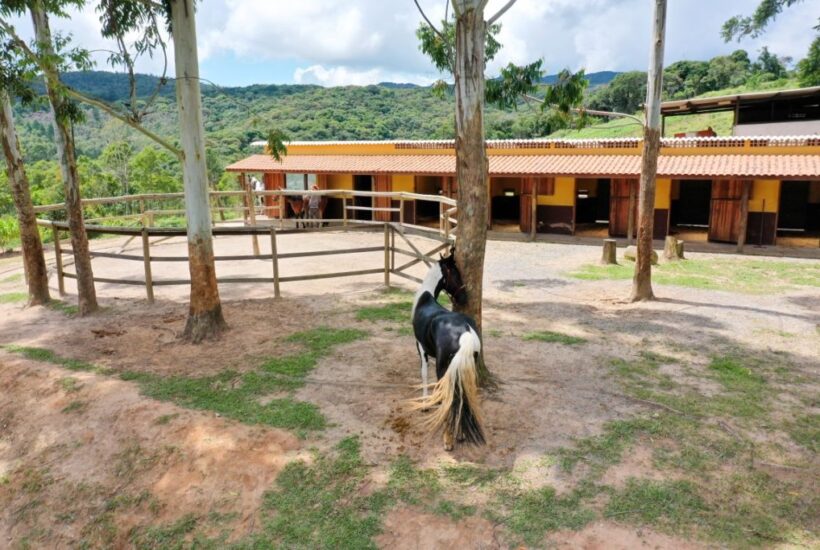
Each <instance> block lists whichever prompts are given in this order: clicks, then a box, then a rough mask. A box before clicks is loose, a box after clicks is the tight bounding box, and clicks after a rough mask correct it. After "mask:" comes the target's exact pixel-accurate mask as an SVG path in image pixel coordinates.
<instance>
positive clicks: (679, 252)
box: [675, 241, 686, 260]
mask: <svg viewBox="0 0 820 550" xmlns="http://www.w3.org/2000/svg"><path fill="white" fill-rule="evenodd" d="M675 253H676V254H677V256H678V259H679V260H685V259H686V258H685V257H684V256H683V241H678V242H677V243H675Z"/></svg>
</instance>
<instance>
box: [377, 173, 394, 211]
mask: <svg viewBox="0 0 820 550" xmlns="http://www.w3.org/2000/svg"><path fill="white" fill-rule="evenodd" d="M392 180H393V178H392V176H390V175H378V176H373V190H374V191H377V192H380V193H388V192H390V191H391V188H392V187H393V184H392ZM373 207H374V208H390V207H391V201H390V197H375V200H374V201H373ZM390 217H391V216H390V212H387V211H384V210H381V211H376V212H373V219H374V220H376V221H380V222H387V221H390Z"/></svg>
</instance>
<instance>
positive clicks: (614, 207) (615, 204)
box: [609, 178, 638, 237]
mask: <svg viewBox="0 0 820 550" xmlns="http://www.w3.org/2000/svg"><path fill="white" fill-rule="evenodd" d="M630 186H634V191H633V196H634V200H635V203H634V205H633V210H634V218H633V220H634V222H633V235H632V236H633V237H635V236H636V235H637V234H638V180H636V179H626V178H613V179H612V184H611V187H610V194H609V234H610V236H612V237H626V232H627V226H628V225H629V187H630Z"/></svg>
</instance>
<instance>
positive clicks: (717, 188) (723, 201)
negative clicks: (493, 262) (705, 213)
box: [709, 180, 743, 243]
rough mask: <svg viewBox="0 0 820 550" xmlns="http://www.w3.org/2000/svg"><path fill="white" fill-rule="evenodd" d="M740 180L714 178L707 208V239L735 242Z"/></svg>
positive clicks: (738, 232)
mask: <svg viewBox="0 0 820 550" xmlns="http://www.w3.org/2000/svg"><path fill="white" fill-rule="evenodd" d="M742 192H743V182H742V181H741V180H715V181H714V182H713V183H712V204H711V207H710V209H709V240H710V241H719V242H727V243H736V242H737V237H738V235H739V234H740V195H741V193H742Z"/></svg>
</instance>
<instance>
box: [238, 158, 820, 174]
mask: <svg viewBox="0 0 820 550" xmlns="http://www.w3.org/2000/svg"><path fill="white" fill-rule="evenodd" d="M489 161H490V175H493V176H501V175H507V176H537V175H560V176H625V177H635V176H638V175H639V174H640V171H641V157H640V155H623V154H620V155H606V154H597V155H590V154H584V155H573V154H551V155H491V156H490V157H489ZM455 168H456V163H455V157H454V156H453V155H441V154H439V155H419V154H390V155H356V154H350V155H339V154H327V155H301V154H300V155H288V156H286V157H284V158H283V159H282V160H281V161H276V160H274V159H273V158H272V157H271V156H270V155H252V156H250V157H248V158H246V159H243V160H240V161H239V162H235V163H233V164H231V165H230V166H228V167H227V170H229V171H232V172H291V173H326V174H329V173H336V174H418V175H455ZM658 175H659V176H662V177H679V178H683V177H688V178H697V177H710V178H711V177H717V178H720V177H727V178H765V177H774V178H812V177H814V178H817V177H820V154H818V155H800V154H797V155H782V154H771V155H769V154H731V155H708V154H706V155H662V156H661V157H659V159H658Z"/></svg>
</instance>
